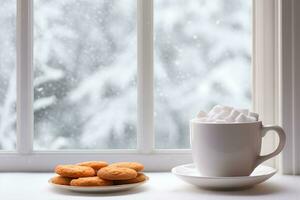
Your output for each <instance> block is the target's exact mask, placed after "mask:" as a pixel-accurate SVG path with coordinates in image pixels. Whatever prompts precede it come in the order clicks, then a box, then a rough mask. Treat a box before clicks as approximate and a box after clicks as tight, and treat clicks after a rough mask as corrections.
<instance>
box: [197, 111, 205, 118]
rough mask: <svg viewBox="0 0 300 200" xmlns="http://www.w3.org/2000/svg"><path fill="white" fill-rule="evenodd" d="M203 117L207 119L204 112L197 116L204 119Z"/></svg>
mask: <svg viewBox="0 0 300 200" xmlns="http://www.w3.org/2000/svg"><path fill="white" fill-rule="evenodd" d="M203 117H206V112H203V111H200V112H199V113H198V114H197V118H199V119H200V118H203Z"/></svg>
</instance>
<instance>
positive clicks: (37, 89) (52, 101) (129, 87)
mask: <svg viewBox="0 0 300 200" xmlns="http://www.w3.org/2000/svg"><path fill="white" fill-rule="evenodd" d="M136 60H137V59H136V0H127V1H120V0H64V1H61V0H51V1H48V0H34V131H35V134H34V136H35V137H34V148H35V149H40V150H42V149H91V148H93V149H120V148H126V149H132V148H135V147H136V118H137V116H136V115H137V111H136V104H137V103H136V99H137V94H136V92H137V91H136V79H137V77H136V71H137V69H136V68H137V67H136V65H137V64H136Z"/></svg>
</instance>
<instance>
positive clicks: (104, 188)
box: [48, 178, 149, 193]
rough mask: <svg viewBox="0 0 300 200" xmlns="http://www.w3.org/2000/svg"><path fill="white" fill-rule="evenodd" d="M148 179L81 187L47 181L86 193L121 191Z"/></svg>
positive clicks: (62, 187) (57, 186)
mask: <svg viewBox="0 0 300 200" xmlns="http://www.w3.org/2000/svg"><path fill="white" fill-rule="evenodd" d="M148 180H149V178H147V179H146V180H145V181H142V182H139V183H132V184H124V185H111V186H92V187H82V186H70V185H58V184H55V183H52V180H51V179H50V180H49V181H48V182H49V184H50V185H52V186H53V187H54V188H56V189H61V190H69V191H75V192H85V193H86V192H87V193H96V192H97V193H106V192H121V191H125V190H130V189H133V188H136V187H138V186H140V185H142V184H144V183H146V182H147V181H148Z"/></svg>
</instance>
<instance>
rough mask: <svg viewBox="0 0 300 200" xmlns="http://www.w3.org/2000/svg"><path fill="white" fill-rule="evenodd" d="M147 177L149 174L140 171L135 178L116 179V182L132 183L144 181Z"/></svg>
mask: <svg viewBox="0 0 300 200" xmlns="http://www.w3.org/2000/svg"><path fill="white" fill-rule="evenodd" d="M146 179H147V176H146V175H144V174H142V173H138V175H137V177H135V178H133V179H129V180H115V181H114V184H116V185H123V184H132V183H139V182H142V181H144V180H146Z"/></svg>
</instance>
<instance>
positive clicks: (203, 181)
mask: <svg viewBox="0 0 300 200" xmlns="http://www.w3.org/2000/svg"><path fill="white" fill-rule="evenodd" d="M276 172H277V170H276V169H274V168H272V167H268V166H263V165H259V166H258V167H256V168H255V170H254V171H253V172H252V174H251V175H250V176H235V177H213V176H212V177H210V176H203V175H201V174H200V173H199V172H198V171H197V169H196V167H195V165H194V164H186V165H180V166H177V167H174V168H173V169H172V173H173V174H175V175H176V176H177V177H179V178H180V179H182V180H183V181H185V182H187V183H190V184H192V185H195V186H198V187H202V188H207V189H216V190H233V189H243V188H248V187H252V186H254V185H256V184H259V183H262V182H264V181H266V180H267V179H269V178H271V177H272V176H273V175H274V174H275V173H276Z"/></svg>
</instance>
